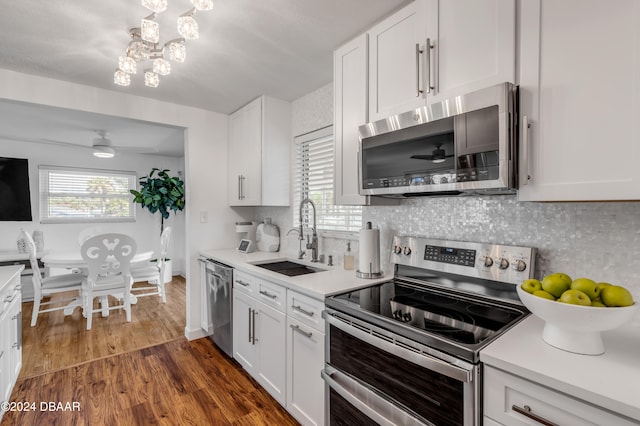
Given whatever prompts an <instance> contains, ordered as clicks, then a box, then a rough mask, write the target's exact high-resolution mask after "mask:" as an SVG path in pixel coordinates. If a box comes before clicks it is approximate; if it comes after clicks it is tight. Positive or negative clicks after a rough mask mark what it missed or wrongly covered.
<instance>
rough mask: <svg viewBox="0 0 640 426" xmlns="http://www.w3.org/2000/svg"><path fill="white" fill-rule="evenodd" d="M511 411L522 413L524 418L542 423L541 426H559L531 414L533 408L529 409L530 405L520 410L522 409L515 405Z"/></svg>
mask: <svg viewBox="0 0 640 426" xmlns="http://www.w3.org/2000/svg"><path fill="white" fill-rule="evenodd" d="M511 409H512V410H513V411H515V412H516V413H520V414H522V415H523V416H525V417H528V418H530V419H531V420H534V421H536V422H538V423H540V424H541V425H544V426H558V425H557V424H556V423H553V422H550V421H549V420H547V419H545V418H543V417H540V416H538V415H536V414H533V413H532V412H531V407H529V406H528V405H525V406H524V408H520V407H518V406H517V405H515V404H514V405H512V406H511Z"/></svg>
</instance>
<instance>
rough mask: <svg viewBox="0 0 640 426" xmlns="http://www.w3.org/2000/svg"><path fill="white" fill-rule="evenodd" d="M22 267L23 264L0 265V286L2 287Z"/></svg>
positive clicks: (18, 272) (18, 273) (17, 273)
mask: <svg viewBox="0 0 640 426" xmlns="http://www.w3.org/2000/svg"><path fill="white" fill-rule="evenodd" d="M23 269H24V265H11V266H0V288H2V287H4V286H5V284H7V283H8V282H9V281H10V280H12V279H13V278H14V277H15V276H16V275H20V272H22V270H23Z"/></svg>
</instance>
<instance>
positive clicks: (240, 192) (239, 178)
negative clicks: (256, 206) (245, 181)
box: [238, 175, 242, 200]
mask: <svg viewBox="0 0 640 426" xmlns="http://www.w3.org/2000/svg"><path fill="white" fill-rule="evenodd" d="M238 200H242V175H238Z"/></svg>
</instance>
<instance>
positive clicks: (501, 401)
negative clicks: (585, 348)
mask: <svg viewBox="0 0 640 426" xmlns="http://www.w3.org/2000/svg"><path fill="white" fill-rule="evenodd" d="M518 411H525V412H526V413H527V414H528V415H529V416H527V415H525V414H521V413H520V412H518ZM484 415H485V416H487V417H489V418H491V419H493V420H494V421H496V422H498V423H499V424H502V425H505V426H510V425H517V426H521V425H541V424H545V423H544V422H545V421H546V422H547V424H548V423H552V424H557V425H576V426H588V425H617V426H631V425H637V423H634V422H631V421H630V420H627V419H625V418H623V417H619V416H617V415H615V414H612V413H611V412H608V411H605V410H604V409H602V408H599V407H597V406H594V405H591V404H589V403H587V402H585V401H582V400H578V399H575V398H572V397H570V396H569V395H567V394H564V393H560V392H556V391H554V390H552V389H550V388H547V387H545V386H542V385H539V384H537V383H534V382H530V381H528V380H525V379H522V378H520V377H518V376H514V375H512V374H509V373H506V372H504V371H502V370H498V369H495V368H492V367H488V366H485V368H484ZM536 418H537V419H539V420H536Z"/></svg>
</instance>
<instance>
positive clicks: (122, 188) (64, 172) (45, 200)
mask: <svg viewBox="0 0 640 426" xmlns="http://www.w3.org/2000/svg"><path fill="white" fill-rule="evenodd" d="M39 171H40V222H41V223H72V222H133V221H135V218H136V209H135V205H134V203H133V201H132V200H133V196H132V195H131V193H130V192H129V191H130V190H131V189H136V181H137V179H136V178H137V176H136V174H135V172H125V171H115V170H95V169H79V168H69V167H56V166H40V167H39Z"/></svg>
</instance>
